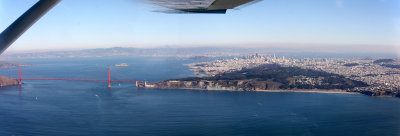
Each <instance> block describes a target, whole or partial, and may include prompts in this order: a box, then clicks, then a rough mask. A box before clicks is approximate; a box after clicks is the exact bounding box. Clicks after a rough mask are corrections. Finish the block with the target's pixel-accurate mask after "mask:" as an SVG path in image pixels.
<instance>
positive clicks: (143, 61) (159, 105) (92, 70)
mask: <svg viewBox="0 0 400 136" xmlns="http://www.w3.org/2000/svg"><path fill="white" fill-rule="evenodd" d="M196 61H199V60H196ZM196 61H195V60H185V59H180V58H173V57H168V58H164V57H110V58H65V59H35V60H22V61H21V62H23V63H29V64H32V66H28V67H23V69H24V70H25V71H27V72H30V73H37V74H40V75H43V76H46V77H53V78H76V77H88V78H103V79H106V78H107V75H106V74H105V71H106V69H107V68H108V67H109V66H113V65H115V64H120V63H127V64H129V65H130V66H128V67H113V71H115V72H118V73H123V75H124V76H125V78H124V79H125V80H128V79H134V80H147V81H162V80H166V79H171V78H172V79H173V78H182V77H187V76H195V75H194V74H193V73H192V72H191V71H190V70H189V67H187V66H185V65H184V64H187V63H193V62H196ZM203 61H206V60H203ZM10 71H16V68H14V69H1V71H0V74H2V75H3V74H4V75H7V73H6V72H10ZM96 73H100V74H96ZM102 73H104V74H103V75H102ZM26 75H27V76H33V74H31V75H30V74H29V73H27V74H26ZM0 111H1V112H0V122H1V123H0V135H400V99H398V98H380V97H369V96H365V95H361V94H332V93H288V92H238V91H196V90H174V89H164V90H162V89H139V88H136V87H135V85H134V84H129V83H114V84H112V87H111V88H107V84H106V83H102V82H70V81H45V82H44V81H25V82H24V84H23V85H22V86H21V87H18V86H11V87H4V88H0Z"/></svg>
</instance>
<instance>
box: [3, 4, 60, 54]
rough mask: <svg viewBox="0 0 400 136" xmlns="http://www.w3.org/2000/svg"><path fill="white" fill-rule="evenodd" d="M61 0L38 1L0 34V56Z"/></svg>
mask: <svg viewBox="0 0 400 136" xmlns="http://www.w3.org/2000/svg"><path fill="white" fill-rule="evenodd" d="M60 1H61V0H40V1H38V2H37V3H36V4H35V5H33V6H32V7H31V8H30V9H29V10H28V11H26V12H25V13H24V14H23V15H22V16H20V17H19V18H18V19H17V20H15V21H14V22H13V23H12V24H11V25H10V26H8V27H7V28H6V29H5V30H4V31H3V32H1V34H0V54H2V53H3V52H4V50H6V49H7V48H8V47H9V46H10V45H11V44H12V43H14V42H15V41H16V40H17V39H18V38H19V37H20V36H21V35H22V34H23V33H24V32H25V31H26V30H28V29H29V28H30V27H31V26H32V25H33V24H34V23H35V22H36V21H38V20H39V19H40V18H41V17H42V16H43V15H44V14H46V13H47V12H48V11H49V10H50V9H51V8H53V7H54V6H55V5H57V3H59V2H60Z"/></svg>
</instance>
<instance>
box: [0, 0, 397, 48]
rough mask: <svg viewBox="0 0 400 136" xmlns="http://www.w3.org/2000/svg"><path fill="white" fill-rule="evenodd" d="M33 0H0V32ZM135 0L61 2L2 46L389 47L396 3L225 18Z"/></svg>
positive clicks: (296, 2)
mask: <svg viewBox="0 0 400 136" xmlns="http://www.w3.org/2000/svg"><path fill="white" fill-rule="evenodd" d="M36 2H37V1H36V0H1V1H0V30H4V29H5V28H6V27H7V26H8V25H9V24H10V23H11V22H13V21H14V20H15V19H16V18H17V17H18V16H19V15H21V14H22V13H23V12H25V11H26V10H27V9H28V8H29V7H30V6H32V5H33V4H34V3H36ZM155 7H156V6H153V5H150V4H146V3H145V2H141V1H139V0H63V1H62V2H60V3H59V4H58V5H57V6H56V7H55V8H54V9H53V10H51V11H50V12H49V13H48V14H46V15H45V16H44V17H43V18H42V19H41V20H39V21H38V22H37V23H36V24H35V25H34V26H32V27H31V29H29V30H28V31H27V32H26V33H25V34H24V35H23V36H21V38H20V39H18V40H17V41H16V42H15V43H14V44H13V45H12V46H11V47H10V48H9V51H16V50H41V49H80V48H97V47H115V46H125V47H157V46H187V47H190V46H242V45H249V46H254V47H265V46H269V45H272V44H290V45H292V46H297V45H306V44H318V45H321V46H328V45H354V44H357V45H374V46H376V47H379V46H382V45H392V46H397V47H400V1H399V0H263V1H261V2H259V3H257V4H254V5H250V6H247V7H244V8H241V9H239V10H230V11H228V13H227V14H225V15H220V14H217V15H213V14H165V13H158V12H152V11H153V10H155V9H156V8H155Z"/></svg>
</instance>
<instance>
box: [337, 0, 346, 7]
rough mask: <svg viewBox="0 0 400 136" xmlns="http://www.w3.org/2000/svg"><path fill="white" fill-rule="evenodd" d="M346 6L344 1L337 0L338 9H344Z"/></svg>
mask: <svg viewBox="0 0 400 136" xmlns="http://www.w3.org/2000/svg"><path fill="white" fill-rule="evenodd" d="M343 6H344V3H343V1H342V0H336V7H338V8H342V7H343Z"/></svg>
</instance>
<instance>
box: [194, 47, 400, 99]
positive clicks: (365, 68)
mask: <svg viewBox="0 0 400 136" xmlns="http://www.w3.org/2000/svg"><path fill="white" fill-rule="evenodd" d="M263 64H279V65H281V66H283V67H300V68H304V69H312V70H318V71H325V72H329V73H334V74H338V75H343V76H345V77H346V78H349V79H352V80H356V81H362V82H364V83H367V84H368V85H369V86H368V87H358V88H357V87H356V88H354V89H352V90H348V91H357V92H369V93H381V94H382V93H383V94H388V93H389V94H390V93H391V92H397V91H398V90H400V60H399V59H382V58H301V59H300V58H285V57H276V56H275V55H272V56H262V55H258V54H256V55H251V56H246V57H242V58H233V59H220V60H216V61H212V62H200V63H192V64H188V65H189V66H190V67H191V68H192V70H193V71H194V72H195V74H196V75H197V76H200V77H201V76H214V75H216V74H220V73H225V72H232V71H237V70H242V69H244V68H247V69H248V68H253V67H257V66H260V65H263ZM305 81H306V80H305ZM309 82H313V81H312V80H311V79H310V81H309ZM371 95H375V94H371Z"/></svg>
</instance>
